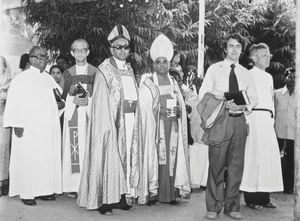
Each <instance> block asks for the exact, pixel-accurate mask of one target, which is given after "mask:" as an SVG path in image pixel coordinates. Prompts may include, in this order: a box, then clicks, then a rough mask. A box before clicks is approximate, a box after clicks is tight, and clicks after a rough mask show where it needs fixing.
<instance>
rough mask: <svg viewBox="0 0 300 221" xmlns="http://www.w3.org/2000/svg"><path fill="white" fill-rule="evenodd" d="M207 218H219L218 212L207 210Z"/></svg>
mask: <svg viewBox="0 0 300 221" xmlns="http://www.w3.org/2000/svg"><path fill="white" fill-rule="evenodd" d="M205 218H206V219H211V220H214V219H217V218H218V214H217V213H216V212H207V213H206V215H205Z"/></svg>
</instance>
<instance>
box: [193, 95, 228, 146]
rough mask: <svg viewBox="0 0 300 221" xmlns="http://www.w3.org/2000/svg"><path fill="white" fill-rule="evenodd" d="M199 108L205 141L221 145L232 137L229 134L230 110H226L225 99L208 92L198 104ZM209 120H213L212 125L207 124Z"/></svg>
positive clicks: (209, 143)
mask: <svg viewBox="0 0 300 221" xmlns="http://www.w3.org/2000/svg"><path fill="white" fill-rule="evenodd" d="M220 105H221V106H220ZM197 110H198V113H199V115H200V117H201V125H200V126H201V127H202V128H203V130H204V134H203V137H202V141H203V142H204V143H206V144H208V145H219V144H221V143H222V142H223V141H226V140H229V139H230V138H229V137H228V136H227V120H228V111H226V110H225V105H224V100H223V99H217V98H216V97H215V96H214V95H213V94H211V93H206V94H204V96H203V98H202V99H201V101H200V102H199V104H198V105H197ZM211 117H213V119H211ZM208 120H209V121H211V122H212V123H211V125H207V123H208Z"/></svg>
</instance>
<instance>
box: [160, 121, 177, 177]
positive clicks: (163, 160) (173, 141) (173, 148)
mask: <svg viewBox="0 0 300 221" xmlns="http://www.w3.org/2000/svg"><path fill="white" fill-rule="evenodd" d="M159 129H160V131H159V134H160V138H159V153H158V164H159V165H166V164H167V148H166V138H165V129H164V122H163V120H162V119H161V120H160V127H159ZM169 145H170V150H169V172H170V176H174V168H175V162H176V156H177V147H178V124H177V123H176V122H175V121H173V122H172V129H171V136H170V143H169Z"/></svg>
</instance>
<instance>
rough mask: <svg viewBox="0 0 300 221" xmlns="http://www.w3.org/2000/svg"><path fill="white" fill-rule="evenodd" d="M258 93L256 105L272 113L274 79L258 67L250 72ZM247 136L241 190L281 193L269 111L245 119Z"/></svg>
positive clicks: (254, 113) (278, 163)
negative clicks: (247, 125)
mask: <svg viewBox="0 0 300 221" xmlns="http://www.w3.org/2000/svg"><path fill="white" fill-rule="evenodd" d="M250 72H251V74H252V76H253V78H254V82H255V87H256V91H257V97H258V104H257V106H256V107H255V108H265V109H269V110H272V112H273V113H274V100H273V79H272V77H271V75H270V74H269V73H267V72H265V71H263V70H261V69H259V68H257V67H254V68H253V69H251V70H250ZM246 117H247V121H248V124H249V134H248V136H247V140H246V147H245V160H244V173H243V178H242V183H241V186H240V190H243V191H247V192H276V191H282V190H283V183H282V172H281V161H280V154H279V147H278V143H277V138H276V134H275V130H274V118H271V114H270V112H268V111H252V113H251V114H249V115H247V116H246Z"/></svg>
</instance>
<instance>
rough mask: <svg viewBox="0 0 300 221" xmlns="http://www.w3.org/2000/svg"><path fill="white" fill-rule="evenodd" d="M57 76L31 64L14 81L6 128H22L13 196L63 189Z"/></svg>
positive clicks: (14, 156)
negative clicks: (56, 93)
mask: <svg viewBox="0 0 300 221" xmlns="http://www.w3.org/2000/svg"><path fill="white" fill-rule="evenodd" d="M56 86H57V84H56V82H55V81H54V79H53V78H52V77H51V76H50V75H48V74H44V73H40V71H39V70H38V69H37V68H35V67H33V66H31V67H30V68H29V69H28V70H26V71H24V72H22V73H20V74H19V75H17V76H16V77H15V78H14V79H13V80H12V83H11V86H10V90H9V92H8V97H7V103H6V108H5V113H4V126H5V127H22V128H24V133H23V136H22V137H21V138H18V137H16V136H15V134H14V132H13V135H12V149H11V160H10V168H9V173H10V186H9V196H15V195H19V196H20V198H22V199H32V198H34V197H36V196H41V195H50V194H53V193H61V192H62V179H61V129H60V123H59V113H58V107H57V104H56V101H55V97H54V94H53V88H54V87H56Z"/></svg>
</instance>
